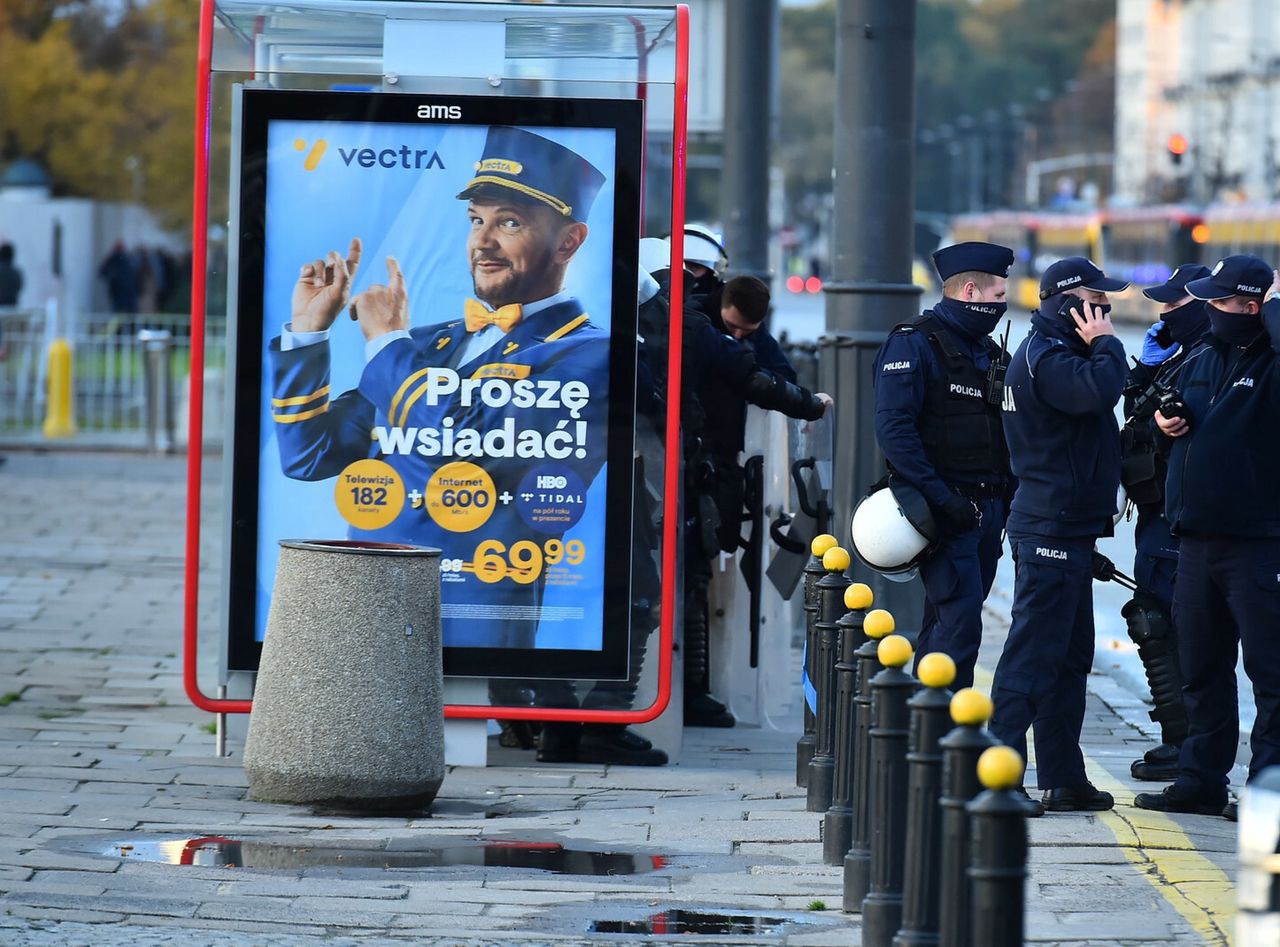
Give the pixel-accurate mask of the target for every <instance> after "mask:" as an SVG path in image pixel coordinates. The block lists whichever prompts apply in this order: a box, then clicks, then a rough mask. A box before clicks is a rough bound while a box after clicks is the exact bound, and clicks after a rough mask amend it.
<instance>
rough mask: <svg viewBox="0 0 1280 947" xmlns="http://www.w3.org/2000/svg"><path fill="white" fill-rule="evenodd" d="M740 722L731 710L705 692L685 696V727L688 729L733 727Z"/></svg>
mask: <svg viewBox="0 0 1280 947" xmlns="http://www.w3.org/2000/svg"><path fill="white" fill-rule="evenodd" d="M737 722H738V721H737V720H735V719H734V717H733V714H731V713H729V708H728V707H726V706H725V705H724V704H722V703H720V701H718V700H716V699H715V698H714V697H712V696H711V695H710V694H708V693H705V692H695V693H692V694H691V693H689V692H688V691H686V692H685V695H684V725H685V726H686V727H732V726H733V725H734V724H736V723H737Z"/></svg>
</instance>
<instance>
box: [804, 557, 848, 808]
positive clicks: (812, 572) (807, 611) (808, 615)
mask: <svg viewBox="0 0 1280 947" xmlns="http://www.w3.org/2000/svg"><path fill="white" fill-rule="evenodd" d="M839 544H840V542H839V540H837V539H836V538H835V537H834V536H832V535H831V534H830V533H822V534H821V535H819V536H815V537H813V542H811V543H810V544H809V551H810V552H811V553H813V555H811V556H810V557H809V563H808V565H806V566H805V567H804V603H803V608H804V673H805V677H806V678H807V679H808V680H809V681H810V682H812V681H813V674H814V663H813V660H814V651H815V650H816V649H817V647H818V642H817V640H816V637H815V635H816V630H815V629H814V624H815V623H816V622H817V620H818V592H817V588H816V586H817V584H818V580H819V579H821V578H822V577H823V576H824V575H826V573H827V570H826V569H824V568H822V557H823V555H825V554H826V551H827V550H828V549H830V548H831V547H832V546H838V545H839ZM817 720H818V717H817V714H815V713H814V711H813V710H812V709H810V707H809V701H808V700H807V699H806V700H805V702H804V734H803V735H802V736H801V737H800V739H799V740H797V741H796V785H797V786H800V787H801V788H803V787H805V786H807V785H809V761H810V760H811V759H813V743H814V733H815V731H816V729H817Z"/></svg>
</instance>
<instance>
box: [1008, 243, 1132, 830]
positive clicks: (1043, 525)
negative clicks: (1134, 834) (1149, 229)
mask: <svg viewBox="0 0 1280 947" xmlns="http://www.w3.org/2000/svg"><path fill="white" fill-rule="evenodd" d="M1128 285H1129V284H1128V283H1126V282H1124V281H1122V280H1118V279H1111V278H1110V277H1108V276H1107V275H1106V274H1105V273H1103V272H1102V270H1100V269H1098V267H1097V266H1095V265H1094V264H1093V263H1092V262H1091V261H1089V260H1086V259H1085V258H1084V257H1068V258H1067V259H1065V260H1059V261H1058V262H1057V263H1054V264H1053V265H1051V266H1049V267H1048V268H1047V269H1046V270H1045V271H1044V274H1043V275H1042V276H1041V278H1040V299H1041V303H1040V308H1039V309H1038V310H1036V311H1035V312H1033V313H1032V314H1031V331H1030V332H1029V333H1028V334H1027V338H1026V339H1025V340H1024V341H1023V343H1022V345H1021V346H1019V347H1018V350H1017V352H1015V353H1014V355H1013V358H1012V359H1011V360H1010V362H1009V372H1008V375H1007V376H1006V377H1005V399H1004V432H1005V437H1006V439H1007V440H1008V444H1009V460H1010V464H1011V465H1012V467H1013V473H1014V476H1016V477H1017V478H1018V487H1017V491H1016V493H1015V494H1014V497H1013V502H1012V504H1011V505H1010V512H1009V520H1008V531H1009V546H1010V548H1011V550H1012V552H1013V559H1014V562H1015V564H1016V565H1015V578H1014V592H1013V620H1012V623H1011V624H1010V626H1009V635H1008V637H1007V638H1006V639H1005V644H1004V651H1003V653H1002V654H1001V655H1000V662H999V664H997V665H996V673H995V680H994V682H993V683H992V688H991V698H992V701H993V702H994V704H995V714H994V716H993V717H992V718H991V734H992V736H994V737H995V738H996V739H998V740H1000V741H1001V742H1002V743H1004V744H1005V745H1007V746H1011V747H1013V748H1014V749H1015V750H1017V751H1018V752H1019V753H1020V754H1022V757H1023V758H1024V759H1025V758H1026V755H1027V754H1026V750H1027V730H1028V728H1034V731H1035V745H1036V779H1037V782H1038V783H1039V786H1040V788H1041V789H1044V790H1046V792H1045V794H1044V798H1043V802H1042V803H1039V802H1037V803H1034V804H1033V805H1032V808H1031V809H1030V811H1031V812H1032V813H1033V814H1035V815H1039V814H1041V813H1042V812H1044V811H1046V810H1047V811H1050V812H1071V811H1076V810H1086V811H1095V812H1096V811H1102V810H1105V809H1110V808H1111V807H1112V806H1113V805H1114V800H1113V799H1112V797H1111V794H1110V793H1108V792H1105V791H1103V790H1100V789H1097V788H1096V787H1095V786H1094V785H1093V784H1092V783H1090V782H1089V779H1088V777H1087V776H1086V775H1085V769H1084V757H1083V755H1082V754H1081V752H1080V729H1081V727H1082V726H1083V724H1084V705H1085V679H1086V677H1087V676H1088V674H1089V670H1090V668H1091V667H1092V666H1093V639H1094V629H1093V571H1092V561H1093V546H1094V542H1095V541H1096V540H1097V539H1098V538H1099V537H1100V536H1108V535H1110V534H1111V529H1112V526H1113V517H1114V516H1115V513H1116V494H1117V492H1118V490H1119V486H1120V429H1119V425H1118V424H1117V423H1116V418H1115V413H1114V412H1115V406H1116V404H1117V403H1118V402H1119V400H1120V394H1121V391H1122V390H1123V388H1124V381H1125V375H1126V370H1125V358H1124V346H1123V345H1121V344H1120V340H1119V339H1117V338H1116V335H1115V329H1114V328H1112V325H1111V319H1110V315H1109V314H1110V311H1111V306H1110V304H1109V302H1108V300H1107V293H1109V292H1118V291H1119V290H1122V289H1124V288H1125V287H1127V286H1128ZM1024 792H1025V790H1024Z"/></svg>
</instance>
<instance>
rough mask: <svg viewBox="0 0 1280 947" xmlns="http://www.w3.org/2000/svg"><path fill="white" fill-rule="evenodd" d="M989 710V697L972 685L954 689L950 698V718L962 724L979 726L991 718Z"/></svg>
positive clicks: (990, 707) (990, 709) (990, 708)
mask: <svg viewBox="0 0 1280 947" xmlns="http://www.w3.org/2000/svg"><path fill="white" fill-rule="evenodd" d="M991 711H992V706H991V698H990V697H988V696H987V695H986V694H984V693H982V691H978V690H974V689H973V688H972V687H966V688H965V689H964V690H959V691H956V693H955V696H953V697H952V698H951V719H952V720H954V721H955V722H956V723H958V724H962V725H964V726H969V727H978V726H981V725H982V724H984V723H986V722H987V721H988V720H990V719H991Z"/></svg>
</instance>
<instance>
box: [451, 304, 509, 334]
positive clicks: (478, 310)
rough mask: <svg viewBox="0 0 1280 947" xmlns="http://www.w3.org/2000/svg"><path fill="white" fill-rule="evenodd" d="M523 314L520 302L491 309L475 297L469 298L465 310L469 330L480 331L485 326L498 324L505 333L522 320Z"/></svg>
mask: <svg viewBox="0 0 1280 947" xmlns="http://www.w3.org/2000/svg"><path fill="white" fill-rule="evenodd" d="M521 315H523V311H522V310H521V308H520V304H519V303H512V304H511V305H509V306H503V307H501V308H500V309H494V310H489V309H486V308H485V307H484V304H483V303H480V302H477V301H476V300H474V299H468V300H467V305H466V309H465V310H464V318H465V319H466V321H467V331H468V332H479V331H480V330H481V329H483V328H484V327H485V326H497V327H498V328H499V329H501V330H502V331H503V332H504V333H505V332H510V331H511V327H512V326H514V325H515V324H516V323H517V322H519V321H520V317H521Z"/></svg>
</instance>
